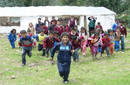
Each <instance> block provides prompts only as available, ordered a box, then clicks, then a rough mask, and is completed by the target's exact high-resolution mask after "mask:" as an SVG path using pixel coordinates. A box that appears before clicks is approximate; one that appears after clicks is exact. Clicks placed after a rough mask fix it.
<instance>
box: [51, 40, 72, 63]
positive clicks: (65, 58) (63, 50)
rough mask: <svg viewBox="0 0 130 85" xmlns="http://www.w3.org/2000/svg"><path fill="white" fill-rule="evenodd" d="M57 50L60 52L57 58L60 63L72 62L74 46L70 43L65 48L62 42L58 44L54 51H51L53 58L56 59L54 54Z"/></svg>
mask: <svg viewBox="0 0 130 85" xmlns="http://www.w3.org/2000/svg"><path fill="white" fill-rule="evenodd" d="M57 50H58V51H59V52H58V56H57V60H58V62H60V63H64V62H71V55H72V53H71V50H72V45H71V43H70V42H68V43H67V45H66V46H64V44H63V43H62V42H60V43H57V45H56V46H54V47H53V48H52V51H51V57H52V58H53V57H54V54H55V52H56V51H57Z"/></svg>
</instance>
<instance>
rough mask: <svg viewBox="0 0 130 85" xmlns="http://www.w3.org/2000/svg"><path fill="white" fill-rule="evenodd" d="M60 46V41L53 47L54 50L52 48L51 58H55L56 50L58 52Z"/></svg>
mask: <svg viewBox="0 0 130 85" xmlns="http://www.w3.org/2000/svg"><path fill="white" fill-rule="evenodd" d="M59 47H60V44H59V43H58V44H57V45H56V46H54V47H53V48H52V50H51V58H52V60H53V58H54V55H55V52H56V51H57V50H59Z"/></svg>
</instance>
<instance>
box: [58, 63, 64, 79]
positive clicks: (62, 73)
mask: <svg viewBox="0 0 130 85" xmlns="http://www.w3.org/2000/svg"><path fill="white" fill-rule="evenodd" d="M57 66H58V70H59V75H60V77H63V78H64V72H63V66H62V63H60V62H57Z"/></svg>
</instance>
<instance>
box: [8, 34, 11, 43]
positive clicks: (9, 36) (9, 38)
mask: <svg viewBox="0 0 130 85" xmlns="http://www.w3.org/2000/svg"><path fill="white" fill-rule="evenodd" d="M8 40H9V41H11V33H10V34H9V35H8Z"/></svg>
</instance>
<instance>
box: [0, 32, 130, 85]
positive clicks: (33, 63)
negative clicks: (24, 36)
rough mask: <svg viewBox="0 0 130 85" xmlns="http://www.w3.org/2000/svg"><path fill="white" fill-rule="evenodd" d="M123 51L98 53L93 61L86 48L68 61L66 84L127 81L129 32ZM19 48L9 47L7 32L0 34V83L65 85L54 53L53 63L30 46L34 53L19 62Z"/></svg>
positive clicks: (112, 84) (125, 84) (129, 74)
mask: <svg viewBox="0 0 130 85" xmlns="http://www.w3.org/2000/svg"><path fill="white" fill-rule="evenodd" d="M125 43H126V44H125V45H126V50H125V53H121V52H114V55H113V56H112V57H111V58H107V56H106V55H105V54H104V55H103V56H104V58H101V57H100V56H99V55H98V58H99V60H96V61H93V60H92V58H91V55H90V51H89V48H88V49H87V50H88V51H87V56H85V57H84V56H82V55H81V57H80V61H79V62H77V63H75V62H72V64H71V72H70V76H69V80H70V83H69V84H68V85H130V33H128V37H127V39H126V41H125ZM21 52H22V50H21V49H19V48H18V46H17V48H16V49H12V48H11V47H10V44H9V42H8V40H7V35H5V34H0V85H64V84H63V82H62V79H61V78H60V77H59V74H58V70H57V64H56V57H55V64H54V65H52V64H51V63H50V61H49V58H46V57H42V56H41V52H38V51H37V49H33V56H32V57H31V58H29V57H28V56H27V57H26V58H27V66H25V67H22V66H21Z"/></svg>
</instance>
